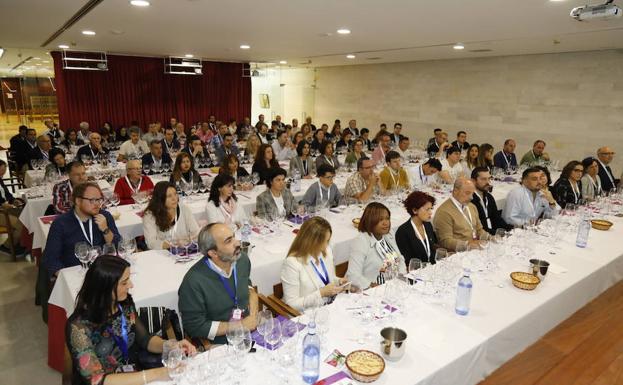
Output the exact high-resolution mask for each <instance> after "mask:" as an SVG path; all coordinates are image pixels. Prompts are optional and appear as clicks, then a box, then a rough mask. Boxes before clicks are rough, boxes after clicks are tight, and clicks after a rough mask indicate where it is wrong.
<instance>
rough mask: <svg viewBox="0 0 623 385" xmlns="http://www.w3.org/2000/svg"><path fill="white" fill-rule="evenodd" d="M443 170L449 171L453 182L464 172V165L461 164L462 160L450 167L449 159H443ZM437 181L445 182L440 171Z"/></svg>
mask: <svg viewBox="0 0 623 385" xmlns="http://www.w3.org/2000/svg"><path fill="white" fill-rule="evenodd" d="M441 171H442V172H443V171H447V172H448V173H449V174H450V178H451V179H452V182H454V181H455V180H456V178H457V177H458V176H459V175H461V174H462V173H463V166H462V165H461V162H457V163H455V165H454V166H452V167H450V163H449V162H448V159H443V160H442V161H441ZM437 181H438V182H439V183H444V181H443V179H441V177H440V176H439V173H437Z"/></svg>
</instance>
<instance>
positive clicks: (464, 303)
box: [454, 269, 472, 315]
mask: <svg viewBox="0 0 623 385" xmlns="http://www.w3.org/2000/svg"><path fill="white" fill-rule="evenodd" d="M469 274H470V271H469V269H463V276H462V277H461V279H459V284H458V287H457V289H456V305H455V306H454V311H456V314H458V315H467V313H469V303H470V302H471V300H472V279H471V278H470V277H469Z"/></svg>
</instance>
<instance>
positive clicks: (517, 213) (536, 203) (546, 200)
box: [502, 167, 560, 227]
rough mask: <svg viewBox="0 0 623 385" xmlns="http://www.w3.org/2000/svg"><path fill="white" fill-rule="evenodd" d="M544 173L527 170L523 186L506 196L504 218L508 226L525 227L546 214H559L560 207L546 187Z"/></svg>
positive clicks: (534, 169)
mask: <svg viewBox="0 0 623 385" xmlns="http://www.w3.org/2000/svg"><path fill="white" fill-rule="evenodd" d="M544 180H545V178H543V171H541V170H539V169H538V168H536V167H530V168H528V169H526V170H525V171H524V172H523V174H522V175H521V185H520V186H517V187H515V188H514V189H513V190H512V191H511V192H509V193H508V195H507V196H506V203H505V205H504V210H503V211H502V218H504V221H505V222H506V223H508V224H511V225H513V226H516V227H520V226H523V225H524V224H526V223H528V222H529V221H530V220H531V219H537V218H540V217H541V215H543V214H545V213H554V212H557V211H558V210H559V209H560V207H559V206H558V204H557V203H556V200H554V197H553V196H552V193H551V192H550V191H549V190H548V189H546V186H545V185H544Z"/></svg>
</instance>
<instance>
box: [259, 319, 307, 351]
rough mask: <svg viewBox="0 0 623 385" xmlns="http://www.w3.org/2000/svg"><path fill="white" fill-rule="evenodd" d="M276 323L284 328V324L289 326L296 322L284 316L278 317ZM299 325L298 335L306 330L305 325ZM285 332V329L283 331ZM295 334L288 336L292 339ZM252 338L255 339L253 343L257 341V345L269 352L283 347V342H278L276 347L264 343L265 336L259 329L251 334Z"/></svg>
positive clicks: (298, 323)
mask: <svg viewBox="0 0 623 385" xmlns="http://www.w3.org/2000/svg"><path fill="white" fill-rule="evenodd" d="M275 321H277V322H279V323H280V324H281V325H282V326H283V325H284V324H288V323H294V321H291V320H289V319H287V318H285V317H283V316H277V318H275ZM296 324H297V333H298V332H300V331H301V330H303V329H305V325H303V324H302V323H300V322H296ZM282 330H283V329H282ZM294 334H295V333H290V334H288V335H287V336H288V337H292V336H293V335H294ZM251 338H252V339H253V341H255V343H256V344H258V345H259V346H261V347H263V348H266V349H269V350H276V349H279V348H280V347H281V345H283V344H282V342H281V341H279V342H277V343H276V344H275V345H271V344H269V343H268V342H266V341H264V336H262V335H261V334H260V333H259V332H258V331H257V329H256V330H255V331H254V332H253V333H251Z"/></svg>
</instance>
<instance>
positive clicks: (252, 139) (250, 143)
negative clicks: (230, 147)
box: [244, 134, 262, 159]
mask: <svg viewBox="0 0 623 385" xmlns="http://www.w3.org/2000/svg"><path fill="white" fill-rule="evenodd" d="M260 144H262V142H260V138H258V136H257V135H255V134H251V135H249V138H248V139H247V146H246V148H245V150H244V156H246V157H247V158H248V159H255V154H257V149H258V148H260Z"/></svg>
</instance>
